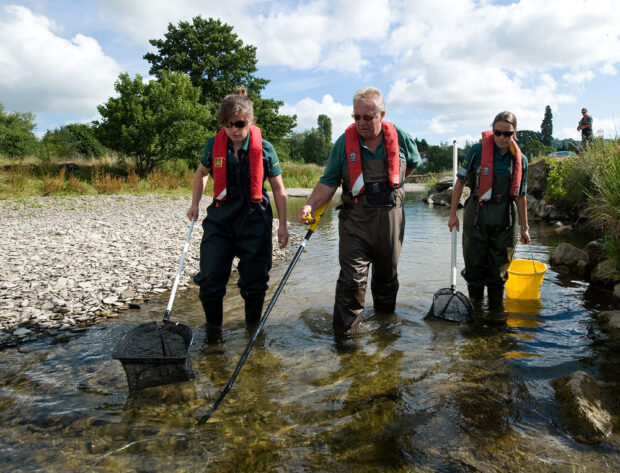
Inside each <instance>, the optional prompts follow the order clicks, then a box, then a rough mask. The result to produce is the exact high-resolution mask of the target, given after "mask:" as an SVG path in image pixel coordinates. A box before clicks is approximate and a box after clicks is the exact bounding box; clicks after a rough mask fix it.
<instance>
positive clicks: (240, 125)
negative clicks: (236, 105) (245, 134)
mask: <svg viewBox="0 0 620 473" xmlns="http://www.w3.org/2000/svg"><path fill="white" fill-rule="evenodd" d="M245 125H246V122H245V121H244V120H237V121H236V122H228V128H232V127H235V128H244V127H245Z"/></svg>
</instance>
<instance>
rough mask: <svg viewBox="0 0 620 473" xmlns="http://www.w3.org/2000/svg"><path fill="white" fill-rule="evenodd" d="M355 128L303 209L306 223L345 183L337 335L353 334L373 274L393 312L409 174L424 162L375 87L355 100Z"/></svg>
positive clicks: (380, 300) (385, 308)
mask: <svg viewBox="0 0 620 473" xmlns="http://www.w3.org/2000/svg"><path fill="white" fill-rule="evenodd" d="M352 117H353V119H354V123H353V124H351V125H349V127H348V128H347V129H346V130H345V132H344V134H342V135H341V136H340V137H339V138H338V139H337V140H336V142H335V143H334V146H333V147H332V149H331V151H330V152H329V157H328V159H327V165H326V167H325V172H324V174H323V176H322V177H321V178H320V180H319V182H318V183H317V184H316V185H315V186H314V189H312V193H311V195H310V197H309V198H308V201H307V202H306V204H305V205H304V206H303V207H302V208H301V209H299V212H298V213H297V218H298V220H299V221H300V222H302V223H306V224H309V223H310V222H311V221H308V220H304V219H305V218H307V217H308V216H309V215H310V213H311V212H312V211H313V210H314V209H316V208H317V207H319V206H320V205H321V204H323V203H325V202H327V201H328V200H329V199H331V198H332V196H333V195H334V193H335V192H336V189H337V188H338V187H339V186H340V185H341V184H342V205H341V206H340V214H339V226H338V232H339V238H340V243H339V251H338V253H339V261H340V275H339V276H338V281H337V283H336V300H335V304H334V319H333V325H334V332H335V333H336V334H337V335H348V334H350V333H352V332H353V331H354V330H355V329H356V328H357V327H358V325H359V323H360V320H361V314H362V311H363V310H364V300H365V296H366V283H367V280H368V270H369V267H370V265H371V264H372V280H371V291H372V298H373V302H374V309H375V311H377V312H386V313H391V312H394V308H395V305H396V294H397V292H398V287H399V284H398V274H397V265H398V259H399V256H400V250H401V246H402V242H403V234H404V230H405V218H404V210H403V201H404V199H405V190H404V188H403V183H404V180H405V176H408V175H409V174H411V172H412V171H413V170H414V168H416V167H417V166H419V165H420V164H421V160H420V155H419V154H418V149H417V147H416V145H415V142H414V140H413V138H412V137H411V136H410V135H409V134H408V133H406V132H405V131H403V130H402V129H400V128H398V127H397V126H395V125H393V124H392V123H390V122H387V121H385V120H384V119H383V118H384V117H385V102H384V100H383V95H382V94H381V92H380V91H379V90H378V89H375V88H373V87H368V88H365V89H361V90H358V91H357V92H356V93H355V95H354V96H353V114H352Z"/></svg>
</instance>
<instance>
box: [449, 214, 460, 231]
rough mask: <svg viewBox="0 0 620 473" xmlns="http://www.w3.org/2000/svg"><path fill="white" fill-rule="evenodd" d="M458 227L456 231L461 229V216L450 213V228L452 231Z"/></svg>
mask: <svg viewBox="0 0 620 473" xmlns="http://www.w3.org/2000/svg"><path fill="white" fill-rule="evenodd" d="M454 227H456V231H457V232H458V231H459V218H458V217H457V216H456V215H450V218H449V219H448V228H449V229H450V231H452V229H453V228H454Z"/></svg>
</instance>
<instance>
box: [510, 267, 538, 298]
mask: <svg viewBox="0 0 620 473" xmlns="http://www.w3.org/2000/svg"><path fill="white" fill-rule="evenodd" d="M546 272H547V265H546V264H545V263H541V262H540V261H532V260H529V259H516V260H513V261H512V263H510V266H509V267H508V280H507V281H506V297H507V298H508V299H521V300H534V299H539V298H540V286H541V284H542V282H543V277H544V276H545V273H546Z"/></svg>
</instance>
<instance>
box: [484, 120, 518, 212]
mask: <svg viewBox="0 0 620 473" xmlns="http://www.w3.org/2000/svg"><path fill="white" fill-rule="evenodd" d="M494 145H495V139H494V138H493V132H492V131H483V132H482V156H481V157H480V182H479V184H478V201H479V202H480V205H482V204H483V202H486V201H489V200H491V197H492V196H493V156H494V154H495V146H494ZM510 153H511V154H512V155H513V156H514V163H513V166H512V181H511V183H510V193H509V196H510V198H511V199H516V198H517V197H519V191H520V190H521V177H522V174H523V167H522V165H523V163H522V158H521V150H520V149H519V145H517V142H516V141H515V140H514V139H512V138H511V140H510Z"/></svg>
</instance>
